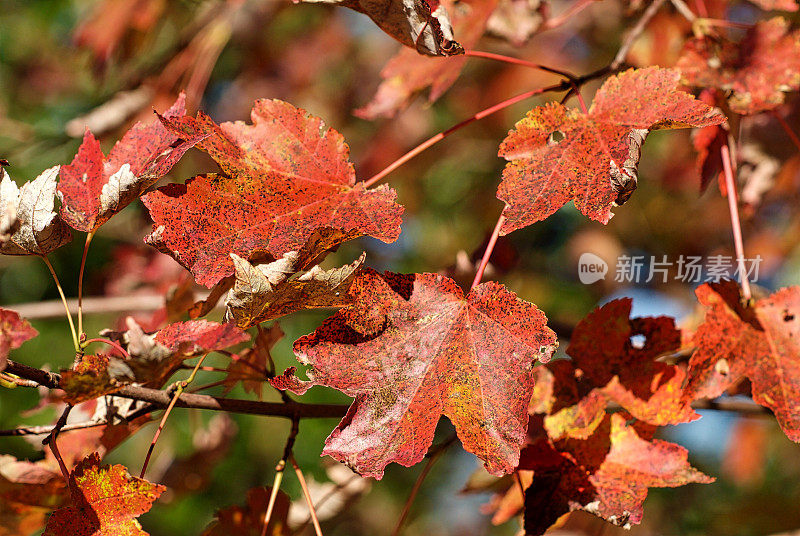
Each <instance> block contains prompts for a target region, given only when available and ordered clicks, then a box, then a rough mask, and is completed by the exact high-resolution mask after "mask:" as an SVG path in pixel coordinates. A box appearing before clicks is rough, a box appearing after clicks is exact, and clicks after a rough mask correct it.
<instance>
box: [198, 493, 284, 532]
mask: <svg viewBox="0 0 800 536" xmlns="http://www.w3.org/2000/svg"><path fill="white" fill-rule="evenodd" d="M271 493H272V488H252V489H250V490H249V491H248V492H247V504H246V505H245V506H244V507H242V506H229V507H228V508H224V509H222V510H219V511H218V512H217V513H216V516H215V517H216V519H215V520H214V521H213V522H212V523H211V524H210V525H209V526H208V527H206V529H205V530H204V531H203V536H261V535H262V534H265V533H264V532H262V531H263V529H264V518H265V516H266V512H267V506H268V505H269V497H270V494H271ZM290 504H291V502H290V500H289V496H288V495H286V494H285V493H284V492H282V491H278V495H277V498H276V500H275V505H274V507H273V510H272V516H271V517H270V521H269V525H268V526H267V531H266V534H267V535H269V536H286V535H288V534H289V528H288V527H287V525H286V523H287V522H286V520H287V518H288V516H289V506H290Z"/></svg>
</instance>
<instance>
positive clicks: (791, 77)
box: [676, 6, 800, 115]
mask: <svg viewBox="0 0 800 536" xmlns="http://www.w3.org/2000/svg"><path fill="white" fill-rule="evenodd" d="M795 7H796V6H795ZM676 67H677V68H678V69H680V71H681V74H682V75H683V79H684V80H685V82H686V83H687V84H689V85H692V86H697V87H713V88H719V89H721V90H724V91H728V92H730V97H728V105H729V106H730V107H731V110H733V111H734V112H736V113H739V114H744V115H750V114H754V113H758V112H763V111H765V110H771V109H774V108H775V107H777V106H778V105H780V104H782V103H783V101H784V98H785V96H784V93H786V92H787V91H796V90H797V89H798V88H800V31H797V30H795V31H790V30H789V22H788V21H787V20H786V19H784V18H783V17H774V18H772V19H769V20H766V21H761V22H757V23H756V24H755V25H754V26H753V27H752V28H750V30H748V32H747V34H746V35H745V37H744V39H743V40H742V41H741V42H739V43H734V42H731V41H718V40H716V39H714V38H711V37H708V36H705V37H696V38H694V39H691V40H689V41H687V43H686V45H684V49H683V52H682V53H681V57H680V59H679V60H678V63H677V65H676Z"/></svg>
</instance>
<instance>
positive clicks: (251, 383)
mask: <svg viewBox="0 0 800 536" xmlns="http://www.w3.org/2000/svg"><path fill="white" fill-rule="evenodd" d="M256 329H257V331H256V337H255V341H254V342H253V346H252V348H246V349H244V350H243V351H242V352H239V354H238V355H236V356H234V357H233V358H232V359H231V363H230V365H228V369H227V370H228V375H227V376H226V377H225V380H224V381H225V383H224V385H225V393H226V394H227V393H229V392H231V390H232V389H233V388H234V387H235V386H236V383H237V382H242V386H243V387H244V390H245V391H247V392H248V393H252V394H254V395H256V396H257V397H258V398H261V394H262V391H263V387H264V383H265V381H266V379H267V371H269V370H270V366H271V365H272V356H271V355H270V351H271V350H272V347H273V346H275V345H276V344H277V343H278V341H280V340H281V339H282V338H283V335H284V333H283V330H282V329H281V327H280V325H279V324H278V323H277V322H275V323H273V324H272V326H270V327H269V328H268V329H265V328H263V327H261V326H256Z"/></svg>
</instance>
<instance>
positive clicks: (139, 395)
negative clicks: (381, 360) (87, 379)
mask: <svg viewBox="0 0 800 536" xmlns="http://www.w3.org/2000/svg"><path fill="white" fill-rule="evenodd" d="M3 372H7V373H9V374H14V375H16V376H19V377H20V378H25V379H26V380H33V381H35V382H36V383H38V384H39V385H43V386H45V387H49V388H50V389H58V388H59V385H60V383H61V376H60V375H58V374H55V373H53V372H46V371H44V370H39V369H37V368H33V367H29V366H27V365H23V364H21V363H17V362H15V361H11V360H9V361H8V365H7V366H6V368H5V370H4V371H3ZM113 396H118V397H122V398H130V399H133V400H140V401H142V402H149V403H150V404H152V405H153V406H154V408H155V409H164V408H166V407H167V406H169V404H170V402H171V400H172V397H171V396H170V395H169V393H167V392H166V391H161V390H159V389H150V388H147V387H139V386H135V385H126V386H125V387H123V388H122V389H121V390H119V391H117V392H116V393H113ZM175 406H177V407H179V408H194V409H210V410H213V411H225V412H228V413H244V414H249V415H269V416H273V417H285V418H288V419H324V418H341V417H343V416H344V414H345V413H346V411H347V407H348V406H347V405H345V404H304V403H302V402H294V401H291V402H285V403H279V402H259V401H255V400H240V399H235V398H234V399H232V398H219V397H215V396H209V395H198V394H190V393H183V394H181V396H180V397H179V398H178V400H177V402H176V403H175Z"/></svg>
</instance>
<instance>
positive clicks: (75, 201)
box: [58, 93, 200, 232]
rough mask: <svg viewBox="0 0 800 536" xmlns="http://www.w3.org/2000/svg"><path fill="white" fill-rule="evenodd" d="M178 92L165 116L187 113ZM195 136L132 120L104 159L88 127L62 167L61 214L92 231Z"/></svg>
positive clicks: (169, 165) (173, 160)
mask: <svg viewBox="0 0 800 536" xmlns="http://www.w3.org/2000/svg"><path fill="white" fill-rule="evenodd" d="M185 100H186V97H185V95H184V94H183V93H181V95H180V96H179V97H178V100H177V101H175V104H173V105H172V108H170V109H169V110H167V111H166V112H165V114H164V117H167V118H177V117H182V116H183V115H185V114H186V110H185V108H184V104H185ZM199 139H200V137H195V138H191V139H189V140H186V141H184V142H182V143H179V144H178V143H177V141H178V137H177V136H176V135H175V134H173V133H171V132H169V131H168V130H167V129H166V128H165V127H164V126H163V125H162V124H161V123H160V122H159V121H157V120H154V121H151V122H149V123H147V124H143V123H137V124H136V125H134V126H133V128H131V129H130V130H129V131H128V132H127V133H125V135H124V136H123V137H122V139H121V140H120V141H118V142H117V143H116V145H114V147H113V148H112V149H111V152H110V153H108V158H106V157H105V156H103V151H102V150H101V149H100V142H99V141H97V139H96V138H95V137H94V136H93V135H92V133H91V132H90V131H89V130H88V129H87V130H86V133H85V135H84V137H83V143H82V144H81V146H80V148H79V149H78V153H77V154H76V155H75V158H74V159H73V160H72V163H71V164H69V165H65V166H61V171H60V172H59V175H60V177H61V180H60V181H59V184H58V196H59V198H60V199H61V212H60V214H61V218H62V219H63V220H64V221H65V222H66V223H67V224H68V225H69V226H71V227H72V228H73V229H77V230H78V231H86V232H94V231H95V230H97V228H98V227H100V226H101V225H103V224H104V223H105V222H106V221H108V219H109V218H111V217H112V216H113V215H114V214H116V213H117V212H119V211H120V210H122V209H123V208H125V207H126V206H128V205H129V204H130V203H131V201H133V200H134V199H136V198H138V197H139V196H140V195H141V194H142V193H143V192H144V191H145V190H146V189H147V188H149V187H150V186H152V185H153V184H155V182H156V181H158V179H160V178H161V177H162V176H163V175H165V174H166V173H167V172H168V171H169V170H170V169H171V168H172V166H174V165H175V163H176V162H177V161H178V160H179V159H180V158H181V157H182V156H183V154H184V153H185V152H186V151H188V150H189V148H191V147H192V146H193V145H194V144H195V143H197V141H199Z"/></svg>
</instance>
